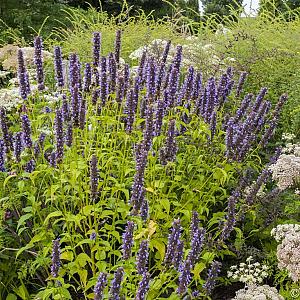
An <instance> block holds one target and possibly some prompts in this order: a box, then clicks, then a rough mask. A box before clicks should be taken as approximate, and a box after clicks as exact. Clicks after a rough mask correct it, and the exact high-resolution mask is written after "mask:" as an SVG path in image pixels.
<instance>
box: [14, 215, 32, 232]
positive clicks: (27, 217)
mask: <svg viewBox="0 0 300 300" xmlns="http://www.w3.org/2000/svg"><path fill="white" fill-rule="evenodd" d="M31 217H32V214H31V213H29V214H25V215H23V216H21V217H20V219H19V221H18V225H17V230H18V229H19V227H20V226H23V225H24V224H25V222H26V220H28V219H30V218H31Z"/></svg>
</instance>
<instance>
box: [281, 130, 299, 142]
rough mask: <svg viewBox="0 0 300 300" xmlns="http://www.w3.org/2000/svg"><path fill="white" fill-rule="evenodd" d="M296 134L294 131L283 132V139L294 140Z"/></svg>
mask: <svg viewBox="0 0 300 300" xmlns="http://www.w3.org/2000/svg"><path fill="white" fill-rule="evenodd" d="M295 137H296V136H295V135H294V134H293V133H289V132H285V133H283V134H282V139H283V140H285V141H288V142H289V141H292V140H293V139H294V138H295Z"/></svg>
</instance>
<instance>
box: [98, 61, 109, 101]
mask: <svg viewBox="0 0 300 300" xmlns="http://www.w3.org/2000/svg"><path fill="white" fill-rule="evenodd" d="M107 95H108V84H107V65H106V57H102V58H101V77H100V99H101V102H102V106H104V105H105V103H106V99H107Z"/></svg>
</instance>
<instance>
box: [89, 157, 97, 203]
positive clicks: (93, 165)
mask: <svg viewBox="0 0 300 300" xmlns="http://www.w3.org/2000/svg"><path fill="white" fill-rule="evenodd" d="M98 180H99V175H98V159H97V156H96V155H95V154H93V155H92V159H91V161H90V186H91V197H92V200H94V201H95V200H96V198H97V195H98Z"/></svg>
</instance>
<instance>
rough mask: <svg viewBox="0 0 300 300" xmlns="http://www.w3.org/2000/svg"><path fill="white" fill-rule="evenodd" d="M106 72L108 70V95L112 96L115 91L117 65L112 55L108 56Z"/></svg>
mask: <svg viewBox="0 0 300 300" xmlns="http://www.w3.org/2000/svg"><path fill="white" fill-rule="evenodd" d="M108 70H109V87H108V91H109V94H112V93H114V92H115V91H116V82H117V64H116V60H115V57H114V55H113V53H110V54H109V55H108Z"/></svg>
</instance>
